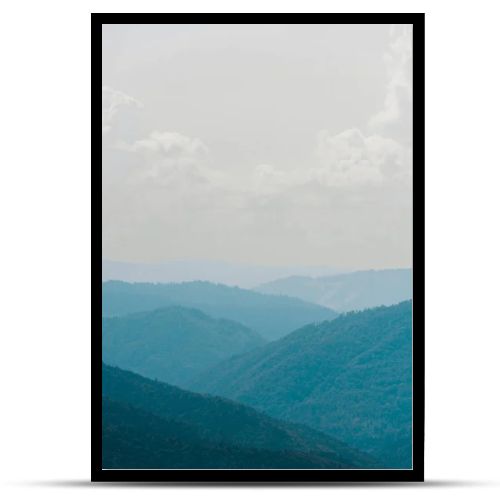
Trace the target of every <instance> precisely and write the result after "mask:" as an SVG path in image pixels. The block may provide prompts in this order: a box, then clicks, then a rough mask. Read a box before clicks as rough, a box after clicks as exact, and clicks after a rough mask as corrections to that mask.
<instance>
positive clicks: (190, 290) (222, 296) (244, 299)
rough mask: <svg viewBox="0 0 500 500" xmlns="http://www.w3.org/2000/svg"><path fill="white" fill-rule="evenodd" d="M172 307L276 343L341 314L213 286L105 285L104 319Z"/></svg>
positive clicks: (298, 301) (293, 300) (103, 286)
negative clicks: (237, 325) (241, 327)
mask: <svg viewBox="0 0 500 500" xmlns="http://www.w3.org/2000/svg"><path fill="white" fill-rule="evenodd" d="M169 305H180V306H184V307H192V308H196V309H199V310H200V311H203V312H204V313H206V314H208V315H210V316H212V317H214V318H225V319H230V320H233V321H237V322H239V323H242V324H243V325H245V326H247V327H248V328H250V329H252V330H254V331H255V332H257V333H259V334H261V335H262V336H263V337H264V338H266V339H270V340H274V339H277V338H280V337H282V336H284V335H286V334H287V333H290V332H291V331H293V330H295V329H297V328H300V327H301V326H304V325H306V324H308V323H313V322H318V321H324V320H328V319H333V318H335V317H336V316H337V314H336V313H335V312H334V311H332V310H330V309H327V308H325V307H322V306H319V305H317V304H310V303H307V302H304V301H302V300H300V299H296V298H291V297H279V296H270V295H263V294H260V293H257V292H253V291H250V290H244V289H242V288H238V287H229V286H225V285H216V284H213V283H209V282H202V281H193V282H189V283H169V284H152V283H125V282H122V281H107V282H105V283H103V284H102V310H103V316H106V317H109V316H120V315H125V314H130V313H133V312H139V311H148V310H149V311H150V310H154V309H158V308H162V307H166V306H169Z"/></svg>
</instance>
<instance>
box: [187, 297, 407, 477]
mask: <svg viewBox="0 0 500 500" xmlns="http://www.w3.org/2000/svg"><path fill="white" fill-rule="evenodd" d="M191 388H192V389H193V390H196V391H199V392H206V393H210V394H217V395H221V396H226V397H229V398H231V399H235V400H237V401H240V402H242V403H245V404H249V405H251V406H253V407H254V408H256V409H259V410H263V411H265V412H266V413H268V414H269V415H272V416H274V417H276V418H282V419H284V420H290V421H295V422H301V423H304V424H307V425H308V426H310V427H313V428H315V429H319V430H321V431H323V432H326V433H329V434H331V435H333V436H335V437H337V438H339V439H342V440H343V441H345V442H346V443H348V444H349V445H351V446H353V447H355V448H358V449H360V450H363V451H365V452H367V453H369V454H371V455H373V456H375V457H377V458H378V459H379V460H381V461H382V462H383V463H384V464H385V465H386V466H387V467H396V468H409V467H411V419H412V305H411V301H406V302H403V303H401V304H398V305H395V306H390V307H380V308H376V309H369V310H366V311H363V312H360V313H347V314H344V315H342V316H340V317H338V318H337V319H335V320H333V321H329V322H324V323H321V324H319V325H308V326H306V327H304V328H302V329H299V330H297V331H295V332H293V333H291V334H290V335H288V336H286V337H284V338H283V339H281V340H279V341H276V342H271V343H269V344H267V345H265V346H264V347H261V348H259V349H256V350H254V351H252V352H250V353H247V354H243V355H241V356H236V357H234V358H231V359H229V360H226V361H223V362H222V363H220V364H219V365H217V366H216V367H215V368H213V369H212V370H209V371H208V372H206V373H204V374H202V376H201V377H199V379H198V380H197V381H195V382H194V383H193V384H192V386H191Z"/></svg>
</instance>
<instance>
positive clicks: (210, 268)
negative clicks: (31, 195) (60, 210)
mask: <svg viewBox="0 0 500 500" xmlns="http://www.w3.org/2000/svg"><path fill="white" fill-rule="evenodd" d="M338 272H340V269H336V268H333V267H326V266H322V267H321V266H258V265H251V264H239V263H236V262H224V261H214V260H175V261H174V260H172V261H165V262H157V263H146V262H120V261H116V260H109V259H102V281H128V282H135V283H172V282H185V281H197V280H201V281H211V282H213V283H220V284H223V285H228V286H239V287H242V288H253V287H256V286H257V285H260V284H261V283H266V282H268V281H272V280H276V279H279V278H285V277H287V276H291V275H298V274H300V275H307V276H327V275H333V274H337V273H338ZM344 272H345V271H344Z"/></svg>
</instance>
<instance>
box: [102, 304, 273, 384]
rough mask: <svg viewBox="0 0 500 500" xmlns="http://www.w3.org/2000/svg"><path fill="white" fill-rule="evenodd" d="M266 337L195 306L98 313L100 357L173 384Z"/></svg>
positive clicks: (116, 364)
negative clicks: (110, 314) (100, 315)
mask: <svg viewBox="0 0 500 500" xmlns="http://www.w3.org/2000/svg"><path fill="white" fill-rule="evenodd" d="M263 344H265V340H264V339H263V338H262V337H261V336H260V335H258V334H257V333H255V332H253V331H252V330H250V329H249V328H247V327H245V326H243V325H241V324H239V323H236V322H234V321H230V320H226V319H213V318H211V317H210V316H207V315H206V314H205V313H203V312H201V311H198V310H197V309H188V308H184V307H180V306H170V307H166V308H163V309H156V310H153V311H146V312H140V313H133V314H129V315H125V316H119V317H112V318H103V320H102V359H103V361H104V362H105V363H109V364H111V365H113V366H119V367H121V368H125V369H129V370H132V371H134V372H136V373H139V374H141V375H144V376H146V377H150V378H154V379H158V380H161V381H163V382H169V383H172V384H177V385H181V386H182V385H184V383H185V382H186V381H187V380H189V379H191V378H192V377H194V376H195V375H198V374H199V373H201V372H202V371H204V370H206V369H208V368H210V367H212V366H214V365H215V364H217V363H218V362H220V361H222V360H224V359H226V358H229V357H231V356H233V355H235V354H241V353H243V352H247V351H250V350H252V349H254V348H256V347H259V346H262V345H263Z"/></svg>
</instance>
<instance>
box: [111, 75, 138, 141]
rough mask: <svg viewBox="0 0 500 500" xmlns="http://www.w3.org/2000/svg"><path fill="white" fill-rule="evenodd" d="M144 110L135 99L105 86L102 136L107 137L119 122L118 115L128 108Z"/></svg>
mask: <svg viewBox="0 0 500 500" xmlns="http://www.w3.org/2000/svg"><path fill="white" fill-rule="evenodd" d="M130 106H132V107H137V108H142V104H141V103H140V102H139V101H138V100H137V99H134V98H133V97H131V96H129V95H127V94H125V93H124V92H120V91H119V90H115V89H112V88H111V87H108V86H105V85H103V87H102V135H103V136H104V135H107V134H108V133H109V132H110V131H111V129H112V126H113V123H114V122H115V123H116V121H117V118H118V114H119V113H120V112H121V111H122V110H123V109H124V108H127V107H130Z"/></svg>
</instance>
